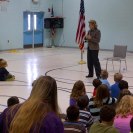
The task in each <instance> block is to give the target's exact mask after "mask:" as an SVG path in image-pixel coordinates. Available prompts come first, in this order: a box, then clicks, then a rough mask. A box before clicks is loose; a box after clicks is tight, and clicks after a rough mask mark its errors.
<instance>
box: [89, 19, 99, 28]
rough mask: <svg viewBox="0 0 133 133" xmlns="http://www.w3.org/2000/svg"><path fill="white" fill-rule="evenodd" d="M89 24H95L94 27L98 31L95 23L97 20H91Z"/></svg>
mask: <svg viewBox="0 0 133 133" xmlns="http://www.w3.org/2000/svg"><path fill="white" fill-rule="evenodd" d="M89 24H93V25H94V27H95V28H96V29H97V27H98V26H97V22H96V21H95V20H90V21H89Z"/></svg>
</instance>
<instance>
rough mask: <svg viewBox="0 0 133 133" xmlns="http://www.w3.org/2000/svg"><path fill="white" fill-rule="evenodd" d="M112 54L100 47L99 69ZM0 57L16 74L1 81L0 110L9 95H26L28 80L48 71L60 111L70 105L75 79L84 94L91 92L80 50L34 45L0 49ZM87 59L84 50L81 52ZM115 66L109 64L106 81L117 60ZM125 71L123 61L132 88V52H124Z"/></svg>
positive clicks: (131, 88)
mask: <svg viewBox="0 0 133 133" xmlns="http://www.w3.org/2000/svg"><path fill="white" fill-rule="evenodd" d="M110 56H112V52H111V51H110V52H109V51H100V53H99V59H100V62H101V66H102V69H105V65H106V61H105V58H106V57H110ZM0 58H4V59H6V60H7V62H8V67H7V69H8V70H9V71H10V72H11V73H12V74H14V75H15V77H16V80H15V81H9V82H7V81H6V82H0V112H1V111H2V110H3V109H4V108H5V107H6V101H7V99H8V98H9V97H10V96H18V97H20V101H21V102H23V101H24V99H26V98H28V96H29V94H30V91H31V88H32V87H31V83H32V81H33V80H34V79H36V78H37V77H38V76H39V75H45V74H47V75H50V76H52V77H54V78H55V79H56V80H57V85H58V100H59V106H60V108H61V111H62V112H63V113H65V110H66V108H67V107H68V105H69V96H70V92H71V89H72V87H73V84H74V82H75V81H77V80H79V79H80V80H83V81H84V83H85V85H86V90H87V94H88V95H89V97H90V96H91V95H92V94H91V92H92V90H93V87H92V84H91V83H92V80H93V79H92V78H91V79H86V78H85V76H86V75H87V74H88V70H87V65H86V64H85V65H79V64H78V62H79V61H80V51H79V49H74V48H37V49H26V50H18V51H4V52H0ZM84 60H85V61H86V50H85V52H84ZM114 64H115V70H114V71H113V69H112V64H111V63H110V64H109V65H108V71H109V81H110V83H111V84H112V83H113V75H114V73H115V72H118V69H119V63H118V62H115V63H114ZM127 64H128V71H125V65H124V63H123V64H122V73H123V75H124V79H125V80H127V81H128V82H129V86H130V90H131V92H133V53H127Z"/></svg>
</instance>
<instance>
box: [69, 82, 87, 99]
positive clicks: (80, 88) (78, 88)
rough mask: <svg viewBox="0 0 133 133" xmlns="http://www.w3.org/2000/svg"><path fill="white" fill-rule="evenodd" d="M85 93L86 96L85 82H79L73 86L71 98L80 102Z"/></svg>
mask: <svg viewBox="0 0 133 133" xmlns="http://www.w3.org/2000/svg"><path fill="white" fill-rule="evenodd" d="M83 93H84V94H86V90H85V85H84V83H83V81H81V80H78V81H77V82H75V84H74V86H73V89H72V93H71V95H70V97H71V98H74V99H75V100H78V99H79V97H80V96H83Z"/></svg>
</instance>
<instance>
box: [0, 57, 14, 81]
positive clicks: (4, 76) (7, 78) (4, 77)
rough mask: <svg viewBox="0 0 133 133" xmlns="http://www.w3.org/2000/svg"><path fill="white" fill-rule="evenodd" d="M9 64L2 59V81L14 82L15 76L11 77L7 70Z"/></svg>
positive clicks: (0, 71)
mask: <svg viewBox="0 0 133 133" xmlns="http://www.w3.org/2000/svg"><path fill="white" fill-rule="evenodd" d="M6 67H7V62H6V61H5V60H4V59H0V81H13V80H15V76H14V75H11V74H10V73H9V72H8V71H7V70H6Z"/></svg>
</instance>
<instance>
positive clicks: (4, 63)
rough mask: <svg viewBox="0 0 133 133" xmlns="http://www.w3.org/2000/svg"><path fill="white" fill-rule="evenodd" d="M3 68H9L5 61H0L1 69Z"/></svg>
mask: <svg viewBox="0 0 133 133" xmlns="http://www.w3.org/2000/svg"><path fill="white" fill-rule="evenodd" d="M2 67H7V61H5V60H4V59H0V68H2Z"/></svg>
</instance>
